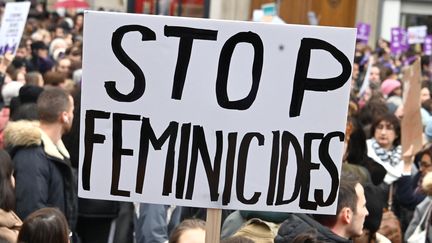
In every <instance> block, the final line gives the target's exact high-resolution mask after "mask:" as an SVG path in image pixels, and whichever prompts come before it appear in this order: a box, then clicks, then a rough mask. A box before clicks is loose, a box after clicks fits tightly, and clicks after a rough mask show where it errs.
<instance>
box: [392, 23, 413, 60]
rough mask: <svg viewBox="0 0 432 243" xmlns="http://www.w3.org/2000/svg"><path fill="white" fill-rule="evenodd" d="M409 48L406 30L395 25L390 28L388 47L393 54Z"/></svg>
mask: <svg viewBox="0 0 432 243" xmlns="http://www.w3.org/2000/svg"><path fill="white" fill-rule="evenodd" d="M408 48H409V44H408V38H407V31H406V30H405V29H404V28H400V27H395V28H392V29H391V42H390V49H391V52H392V53H393V54H394V55H398V54H401V53H402V52H404V51H407V50H408Z"/></svg>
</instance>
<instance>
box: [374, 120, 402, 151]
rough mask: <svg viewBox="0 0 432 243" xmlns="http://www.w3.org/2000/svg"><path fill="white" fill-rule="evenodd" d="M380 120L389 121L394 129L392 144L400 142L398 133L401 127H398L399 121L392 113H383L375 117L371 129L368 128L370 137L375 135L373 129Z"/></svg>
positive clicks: (395, 144)
mask: <svg viewBox="0 0 432 243" xmlns="http://www.w3.org/2000/svg"><path fill="white" fill-rule="evenodd" d="M382 121H386V122H389V123H390V124H391V125H392V126H393V129H394V131H395V134H396V139H395V140H394V141H393V146H397V145H399V144H400V137H401V136H400V135H401V130H400V129H401V128H400V123H399V119H398V118H397V117H396V116H395V115H393V114H389V113H387V114H383V115H381V116H379V117H377V118H376V119H375V120H374V122H372V126H371V130H370V134H371V136H372V137H374V135H375V130H376V128H377V126H378V125H379V124H380V122H382Z"/></svg>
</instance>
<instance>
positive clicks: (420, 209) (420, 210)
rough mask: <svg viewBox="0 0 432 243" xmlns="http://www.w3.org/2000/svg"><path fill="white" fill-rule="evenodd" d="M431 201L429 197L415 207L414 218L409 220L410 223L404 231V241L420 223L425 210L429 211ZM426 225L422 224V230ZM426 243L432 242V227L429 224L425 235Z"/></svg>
mask: <svg viewBox="0 0 432 243" xmlns="http://www.w3.org/2000/svg"><path fill="white" fill-rule="evenodd" d="M431 203H432V201H431V199H430V198H429V197H426V198H425V199H424V200H423V202H421V203H420V204H419V205H417V207H416V209H415V211H414V216H413V218H412V219H411V222H410V224H409V226H408V228H407V230H406V231H405V240H407V239H408V238H409V237H410V236H411V235H412V234H413V233H414V231H415V229H416V227H417V226H418V225H419V224H420V223H421V222H420V221H421V219H422V216H423V215H425V214H426V213H427V210H428V209H429V206H430V205H431ZM425 225H426V223H425V222H424V224H423V226H422V228H424V226H425ZM426 241H427V242H432V225H431V224H429V230H428V235H427V239H426Z"/></svg>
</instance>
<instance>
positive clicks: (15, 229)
mask: <svg viewBox="0 0 432 243" xmlns="http://www.w3.org/2000/svg"><path fill="white" fill-rule="evenodd" d="M21 226H22V221H21V219H20V218H18V216H17V215H16V214H15V213H14V212H13V211H9V212H6V211H4V210H2V209H0V238H4V239H6V240H8V241H9V242H16V241H17V239H18V233H19V230H20V229H21Z"/></svg>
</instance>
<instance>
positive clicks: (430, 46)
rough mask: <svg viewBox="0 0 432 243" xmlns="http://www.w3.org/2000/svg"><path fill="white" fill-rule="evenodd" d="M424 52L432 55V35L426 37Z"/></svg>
mask: <svg viewBox="0 0 432 243" xmlns="http://www.w3.org/2000/svg"><path fill="white" fill-rule="evenodd" d="M423 52H424V54H425V55H428V56H430V55H432V35H428V36H426V38H425V40H424V43H423Z"/></svg>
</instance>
